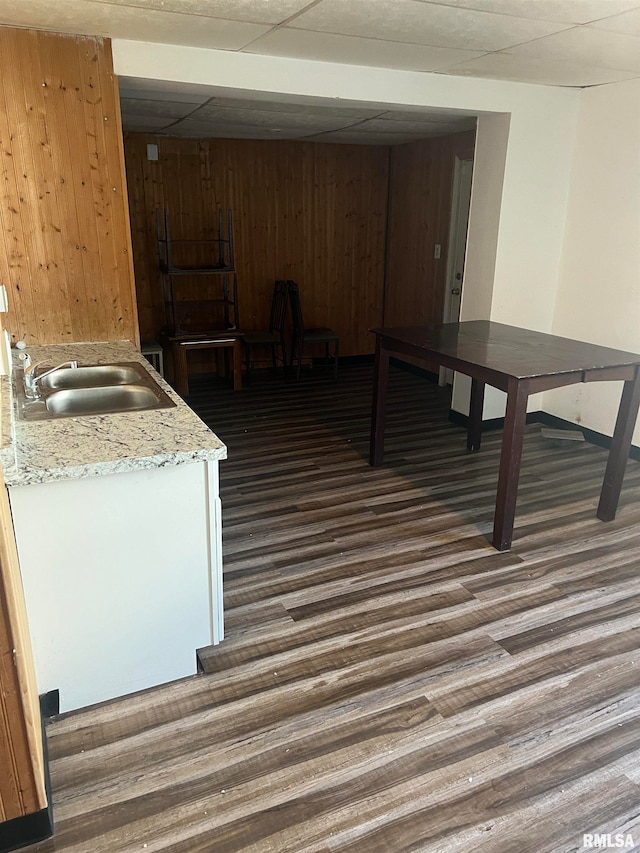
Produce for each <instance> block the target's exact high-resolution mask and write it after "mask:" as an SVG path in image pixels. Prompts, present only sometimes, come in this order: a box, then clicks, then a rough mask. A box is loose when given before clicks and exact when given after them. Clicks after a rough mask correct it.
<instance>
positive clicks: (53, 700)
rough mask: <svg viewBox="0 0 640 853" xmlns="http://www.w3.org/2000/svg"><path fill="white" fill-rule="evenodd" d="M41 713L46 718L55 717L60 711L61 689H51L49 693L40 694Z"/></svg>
mask: <svg viewBox="0 0 640 853" xmlns="http://www.w3.org/2000/svg"><path fill="white" fill-rule="evenodd" d="M39 698H40V713H41V714H42V716H43V717H44V719H45V720H46V719H48V718H49V717H55V715H56V714H59V713H60V691H59V690H50V691H49V692H48V693H41V694H40V697H39Z"/></svg>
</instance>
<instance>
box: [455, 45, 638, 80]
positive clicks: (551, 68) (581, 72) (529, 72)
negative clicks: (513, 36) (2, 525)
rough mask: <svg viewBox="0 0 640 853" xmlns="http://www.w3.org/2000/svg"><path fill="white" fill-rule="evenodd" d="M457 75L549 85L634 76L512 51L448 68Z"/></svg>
mask: <svg viewBox="0 0 640 853" xmlns="http://www.w3.org/2000/svg"><path fill="white" fill-rule="evenodd" d="M440 73H446V74H451V75H454V76H457V77H484V78H486V79H490V80H513V81H515V82H518V83H540V84H542V85H547V86H595V85H601V84H603V83H617V82H619V81H621V80H629V79H630V78H632V77H635V76H636V74H635V72H633V71H617V70H614V69H611V68H598V67H596V66H592V65H587V64H584V65H581V64H579V63H571V62H556V61H553V60H542V59H526V58H524V57H521V56H518V57H516V56H513V55H511V52H507V53H492V54H489V55H487V56H482V57H480V59H474V60H472V61H471V62H465V63H463V64H462V65H456V66H454V67H453V68H450V69H448V71H446V72H440Z"/></svg>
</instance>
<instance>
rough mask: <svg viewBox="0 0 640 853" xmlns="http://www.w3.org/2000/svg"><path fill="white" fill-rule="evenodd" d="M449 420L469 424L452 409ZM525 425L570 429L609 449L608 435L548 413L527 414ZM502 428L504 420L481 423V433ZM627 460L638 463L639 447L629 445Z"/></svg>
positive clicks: (464, 416)
mask: <svg viewBox="0 0 640 853" xmlns="http://www.w3.org/2000/svg"><path fill="white" fill-rule="evenodd" d="M449 420H450V421H451V423H454V424H457V425H458V426H461V427H464V428H465V429H466V428H467V425H468V423H469V418H468V416H467V415H463V414H461V413H460V412H456V411H454V410H453V409H449ZM527 423H528V424H544V425H545V426H549V427H555V428H556V429H570V430H576V429H577V430H580V432H581V433H582V434H583V435H584V438H585V441H588V442H589V444H596V445H597V446H598V447H605V448H607V449H608V448H609V447H611V438H610V436H608V435H604V434H603V433H601V432H596V430H593V429H588V428H587V427H583V426H580V425H579V424H574V423H573V421H567V420H565V419H564V418H558V417H556V415H550V414H549V413H548V412H542V411H538V412H527ZM503 426H504V418H488V419H487V420H485V421H482V432H489V431H490V430H494V429H502V427H503ZM629 458H630V459H635V460H636V461H637V462H640V447H636V446H635V445H634V444H632V445H631V450H630V451H629Z"/></svg>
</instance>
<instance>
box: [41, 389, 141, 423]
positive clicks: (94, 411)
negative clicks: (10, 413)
mask: <svg viewBox="0 0 640 853" xmlns="http://www.w3.org/2000/svg"><path fill="white" fill-rule="evenodd" d="M45 405H46V407H47V411H48V412H51V414H53V415H66V416H67V417H73V416H74V415H103V414H109V413H111V414H112V413H115V412H132V411H137V410H139V409H151V408H154V407H157V405H158V397H157V395H156V394H154V392H153V391H152V390H151V389H150V388H145V386H144V385H110V386H103V387H96V388H73V389H66V390H63V391H56V392H55V393H53V394H51V395H50V396H49V397H47V398H46V400H45Z"/></svg>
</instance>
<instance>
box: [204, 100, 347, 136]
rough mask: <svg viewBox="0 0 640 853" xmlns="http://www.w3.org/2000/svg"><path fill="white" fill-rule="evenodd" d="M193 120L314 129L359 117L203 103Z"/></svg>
mask: <svg viewBox="0 0 640 853" xmlns="http://www.w3.org/2000/svg"><path fill="white" fill-rule="evenodd" d="M193 119H194V120H195V121H209V122H216V123H217V124H234V125H237V126H243V125H244V126H252V127H268V128H287V129H291V130H295V129H297V128H302V129H304V128H311V129H313V130H315V131H320V130H332V129H334V128H340V127H345V126H347V127H348V126H350V125H352V124H355V123H356V122H358V121H360V120H361V119H357V118H350V117H347V116H330V115H329V116H327V115H316V114H314V113H313V112H310V111H308V110H307V111H305V112H300V113H286V112H270V111H267V110H245V109H238V108H237V107H235V108H227V107H221V106H218V105H216V104H205V106H203V107H200V108H199V109H198V111H197V112H196V113H195V114H194V116H193Z"/></svg>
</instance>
